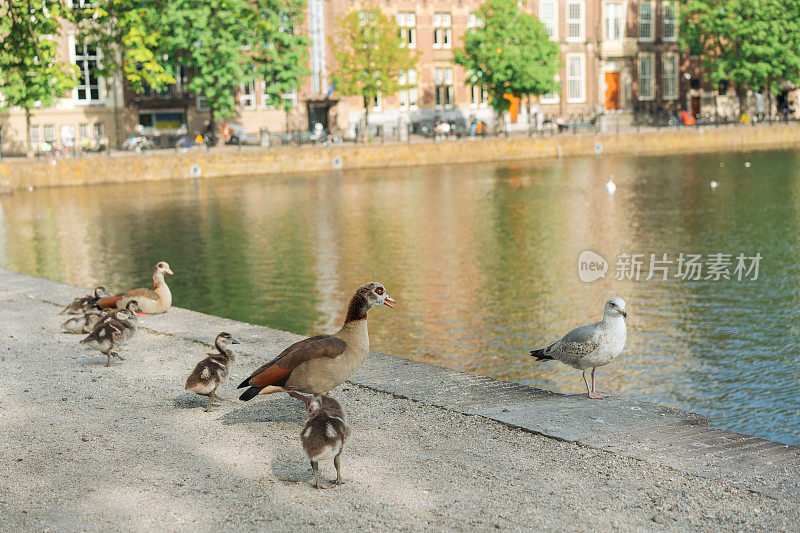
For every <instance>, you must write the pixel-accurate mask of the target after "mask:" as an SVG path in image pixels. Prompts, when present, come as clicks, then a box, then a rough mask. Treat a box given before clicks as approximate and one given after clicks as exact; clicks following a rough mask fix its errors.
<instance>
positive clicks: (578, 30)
mask: <svg viewBox="0 0 800 533" xmlns="http://www.w3.org/2000/svg"><path fill="white" fill-rule="evenodd" d="M583 16H584V13H583V2H576V1H574V0H572V1H571V2H567V41H569V42H580V41H583V40H584V39H585V38H586V37H585V34H584V24H583Z"/></svg>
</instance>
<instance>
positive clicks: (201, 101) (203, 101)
mask: <svg viewBox="0 0 800 533" xmlns="http://www.w3.org/2000/svg"><path fill="white" fill-rule="evenodd" d="M197 110H198V111H208V98H206V97H205V96H199V95H198V96H197Z"/></svg>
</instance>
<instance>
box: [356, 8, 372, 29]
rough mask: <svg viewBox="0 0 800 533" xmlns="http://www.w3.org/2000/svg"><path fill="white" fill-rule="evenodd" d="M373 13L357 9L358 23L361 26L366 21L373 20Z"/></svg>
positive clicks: (364, 24) (365, 23)
mask: <svg viewBox="0 0 800 533" xmlns="http://www.w3.org/2000/svg"><path fill="white" fill-rule="evenodd" d="M374 21H375V15H374V14H373V13H370V12H369V11H359V12H358V23H359V24H360V25H361V26H366V25H367V22H374Z"/></svg>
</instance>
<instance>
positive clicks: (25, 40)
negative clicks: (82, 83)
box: [0, 0, 75, 157]
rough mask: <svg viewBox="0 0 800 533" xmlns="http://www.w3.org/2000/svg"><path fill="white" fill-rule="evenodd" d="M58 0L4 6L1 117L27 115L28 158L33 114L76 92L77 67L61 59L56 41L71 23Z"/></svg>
mask: <svg viewBox="0 0 800 533" xmlns="http://www.w3.org/2000/svg"><path fill="white" fill-rule="evenodd" d="M68 15H69V14H68V13H67V12H66V11H65V9H64V7H63V5H62V3H61V2H60V1H58V0H7V1H4V2H0V42H1V43H2V46H0V111H2V110H4V109H10V108H13V107H21V108H22V109H23V110H24V111H25V129H26V132H25V138H26V152H27V155H28V157H31V156H32V155H33V149H32V147H31V137H30V135H31V133H30V131H31V116H32V114H33V110H34V109H37V108H42V107H48V106H50V105H53V104H54V103H55V102H56V101H57V100H58V99H59V98H61V97H62V96H63V95H64V94H65V93H66V92H67V91H69V90H70V89H72V88H73V87H75V68H74V66H72V65H70V64H69V63H66V62H64V61H61V60H60V59H59V55H58V51H57V48H56V46H57V45H56V37H57V36H58V35H60V33H61V18H62V17H68Z"/></svg>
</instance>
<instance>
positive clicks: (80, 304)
mask: <svg viewBox="0 0 800 533" xmlns="http://www.w3.org/2000/svg"><path fill="white" fill-rule="evenodd" d="M108 296H111V295H110V294H108V293H107V292H106V288H105V287H102V286H101V287H95V289H94V292H93V293H92V294H87V295H86V296H84V297H83V298H75V299H74V300H72V303H71V304H69V305H68V306H66V307H65V308H64V309H62V310H61V311H59V312H58V314H59V315H63V314H67V315H77V314H80V313H85V312H86V311H88V310H89V309H90V308H92V307H95V306H96V305H97V302H98V300H100V299H102V298H107V297H108Z"/></svg>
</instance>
